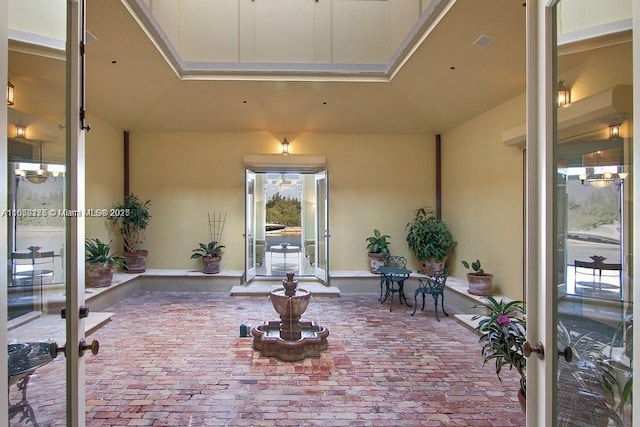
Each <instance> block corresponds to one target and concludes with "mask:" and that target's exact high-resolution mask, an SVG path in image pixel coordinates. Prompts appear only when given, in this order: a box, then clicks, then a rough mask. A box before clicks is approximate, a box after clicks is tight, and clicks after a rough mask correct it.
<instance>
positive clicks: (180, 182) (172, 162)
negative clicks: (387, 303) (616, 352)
mask: <svg viewBox="0 0 640 427" xmlns="http://www.w3.org/2000/svg"><path fill="white" fill-rule="evenodd" d="M289 139H290V140H291V151H292V153H295V154H318V155H324V156H326V159H327V167H328V172H329V216H330V218H329V221H330V223H329V228H330V234H331V239H330V270H333V271H335V270H361V271H362V270H368V268H369V264H368V263H369V261H368V257H367V254H366V242H365V238H366V237H368V236H370V235H371V234H372V232H373V229H374V228H379V229H380V230H381V231H382V232H383V233H385V234H389V235H391V250H392V251H393V252H394V253H395V254H398V255H405V256H407V257H411V254H410V253H409V251H408V249H407V245H406V242H405V240H404V236H405V235H404V226H405V224H406V223H407V222H408V221H409V220H410V219H411V217H412V213H413V211H414V210H415V209H416V208H418V207H421V206H425V205H427V206H428V205H433V203H434V202H435V198H434V197H435V196H434V190H433V181H434V178H433V177H434V170H433V165H434V142H433V139H434V138H433V137H432V136H424V135H325V134H302V135H297V136H296V137H295V138H289ZM130 141H131V191H132V192H133V193H135V194H137V195H139V197H141V198H142V199H144V200H146V199H150V200H151V202H152V204H151V214H152V219H151V223H150V225H149V229H148V233H147V240H146V244H145V246H146V248H147V249H149V251H150V255H149V259H148V261H147V266H148V267H149V268H193V269H196V268H198V264H197V260H190V259H189V256H190V254H191V249H193V248H195V247H196V245H197V243H198V242H204V241H208V239H209V228H208V222H207V221H208V219H207V218H208V217H207V214H208V213H209V212H212V213H213V212H226V214H227V220H226V223H225V226H224V234H223V237H222V242H223V244H224V245H225V246H226V247H227V248H226V250H225V252H224V256H223V265H222V268H224V269H232V270H241V269H243V268H244V240H243V232H244V166H243V156H244V155H245V154H262V153H264V154H266V153H269V154H273V153H276V152H277V151H278V150H279V148H280V146H279V143H278V139H277V138H274V136H273V135H271V134H268V133H241V134H209V133H204V134H203V133H192V134H189V133H187V134H185V133H153V132H132V133H131V135H130ZM413 261H414V264H415V265H414V267H415V268H417V267H418V263H417V261H416V260H413Z"/></svg>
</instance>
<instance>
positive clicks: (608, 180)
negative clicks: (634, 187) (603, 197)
mask: <svg viewBox="0 0 640 427" xmlns="http://www.w3.org/2000/svg"><path fill="white" fill-rule="evenodd" d="M627 176H629V173H627V172H618V168H617V166H599V167H594V168H593V171H592V173H591V174H586V173H583V174H580V175H578V178H579V179H580V182H582V185H584V186H591V187H593V188H605V187H608V186H609V185H611V184H612V183H615V184H616V185H621V184H623V183H624V180H625V179H626V178H627Z"/></svg>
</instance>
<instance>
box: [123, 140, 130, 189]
mask: <svg viewBox="0 0 640 427" xmlns="http://www.w3.org/2000/svg"><path fill="white" fill-rule="evenodd" d="M128 195H129V131H128V130H125V131H124V196H125V197H126V196H128Z"/></svg>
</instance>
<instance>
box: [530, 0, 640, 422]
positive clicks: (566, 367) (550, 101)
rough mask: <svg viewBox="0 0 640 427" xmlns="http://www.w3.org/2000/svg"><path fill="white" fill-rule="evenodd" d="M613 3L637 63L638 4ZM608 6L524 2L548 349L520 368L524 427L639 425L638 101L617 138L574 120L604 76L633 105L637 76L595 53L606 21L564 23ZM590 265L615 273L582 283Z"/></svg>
mask: <svg viewBox="0 0 640 427" xmlns="http://www.w3.org/2000/svg"><path fill="white" fill-rule="evenodd" d="M625 3H626V4H625ZM616 4H617V5H618V7H621V8H622V9H619V10H627V11H629V10H631V11H632V17H633V22H632V24H629V21H628V20H626V21H625V20H621V21H616V22H615V23H612V25H621V26H624V25H627V26H629V25H632V28H633V30H635V31H633V37H631V36H630V34H631V31H630V30H627V34H629V36H628V37H627V38H626V40H625V38H624V37H621V38H620V39H619V40H618V44H624V43H627V45H629V44H631V43H632V45H633V46H632V48H631V49H630V50H631V51H632V52H633V56H634V62H633V64H634V65H635V66H636V68H637V65H638V63H639V60H640V55H638V40H639V39H640V38H639V35H638V31H637V30H638V17H639V15H640V7H638V4H637V2H631V1H628V2H625V1H620V2H616ZM611 6H612V4H611V2H607V1H604V0H591V1H585V2H576V1H574V0H551V1H548V0H528V1H527V3H526V7H527V179H526V186H527V188H526V193H527V210H526V212H527V218H526V227H527V231H526V237H527V238H526V241H527V247H526V301H527V313H528V314H527V316H528V319H527V320H528V321H527V340H528V342H529V343H530V344H531V346H532V347H534V348H535V347H536V343H540V344H541V346H542V347H543V348H544V354H540V353H532V355H531V356H530V357H529V359H528V363H527V411H526V417H527V426H531V427H533V426H535V427H538V426H587V425H588V426H591V425H609V426H631V425H635V424H636V423H633V424H632V421H631V420H632V413H633V406H635V405H634V402H633V400H637V399H632V398H631V397H630V394H629V391H630V389H631V388H635V391H636V393H635V395H636V396H638V392H640V390H638V386H637V385H635V386H634V385H633V381H632V379H633V376H632V372H633V371H634V370H635V371H637V369H638V368H639V366H638V362H637V361H636V360H635V359H634V358H633V347H632V342H633V340H634V338H635V341H636V342H637V338H638V332H636V331H634V328H633V319H634V317H635V314H636V312H638V309H637V308H635V306H634V304H633V300H634V299H635V295H637V293H638V290H637V289H636V288H637V287H636V286H633V284H634V283H633V282H634V273H633V272H634V271H638V264H639V262H638V258H637V257H633V253H634V246H635V245H636V243H637V242H638V237H639V236H640V233H639V232H638V227H637V226H636V227H633V224H634V220H633V217H634V213H635V208H636V206H637V205H638V203H637V195H638V186H637V185H635V184H634V182H635V179H634V178H635V177H634V175H635V168H634V165H635V163H636V162H637V160H638V158H639V157H640V153H639V151H638V150H635V149H634V144H633V143H634V141H635V140H636V137H637V134H638V132H637V131H635V132H634V130H633V129H634V126H633V122H634V121H635V120H638V117H640V115H639V114H638V108H637V107H638V106H637V105H633V108H631V110H632V111H624V112H622V113H623V114H621V115H620V116H618V117H622V121H623V123H622V127H621V129H623V131H622V134H618V135H617V136H615V141H614V140H609V138H613V137H610V136H609V135H608V130H609V129H608V127H609V125H611V124H612V123H611V120H613V117H606V116H604V115H603V116H602V117H600V116H599V117H598V120H594V119H593V117H594V116H593V113H592V112H591V110H589V113H592V115H591V116H590V117H589V119H590V120H591V122H589V126H591V127H590V128H589V127H585V126H584V123H583V122H579V120H580V117H581V115H582V117H585V118H586V117H587V116H588V114H586V113H583V110H581V109H580V108H585V107H584V105H585V103H584V102H583V103H582V104H580V103H579V101H580V100H581V99H583V98H585V97H587V96H588V95H591V94H594V93H600V92H598V90H602V89H606V88H605V87H598V84H603V82H608V83H606V84H607V85H608V86H610V87H617V85H619V84H624V85H629V81H630V80H633V89H632V90H633V99H634V101H635V103H636V104H637V100H638V99H640V96H639V94H640V91H639V89H638V85H637V83H638V81H637V80H638V78H637V75H638V73H637V71H636V72H634V71H633V70H632V69H629V68H625V67H633V65H632V62H631V61H630V60H629V59H630V58H617V60H621V61H622V63H621V64H628V65H626V66H625V65H620V63H616V64H612V63H611V59H610V58H608V57H604V58H607V60H606V61H605V60H601V61H602V62H605V63H606V65H605V66H602V65H598V60H599V55H602V53H603V52H604V51H606V49H608V48H610V47H611V46H613V45H612V44H610V43H608V42H607V41H606V38H604V37H603V36H602V34H599V33H596V32H592V31H594V30H597V31H603V29H606V28H610V27H611V25H609V26H607V25H600V26H593V25H592V24H593V22H590V24H591V26H590V25H585V26H584V28H582V29H581V31H580V32H578V31H576V32H575V33H574V34H571V33H570V32H567V31H566V28H568V27H569V26H570V25H569V23H572V24H573V25H575V24H576V22H581V20H584V19H585V18H586V17H590V19H593V18H594V17H597V18H598V19H601V18H602V19H606V18H603V17H606V16H607V14H608V13H609V12H610V11H611V9H610V8H611ZM625 7H626V8H627V9H625ZM587 21H588V19H587ZM625 22H626V24H625ZM574 28H575V27H574ZM563 32H564V33H563ZM572 38H575V39H574V40H572ZM585 40H589V42H588V43H585ZM607 61H608V62H607ZM610 70H612V71H610ZM593 76H598V78H597V79H596V80H597V81H596V80H593ZM627 76H629V77H627ZM631 76H633V77H631ZM563 77H566V78H568V79H569V81H568V82H565V83H568V85H569V86H571V85H575V86H574V87H575V88H579V90H576V93H574V94H572V98H573V99H572V102H574V103H575V104H574V105H573V106H572V105H569V106H567V107H564V109H563V107H561V106H560V107H559V106H558V89H557V86H558V81H559V80H560V78H563ZM593 87H596V88H597V89H594V88H593ZM612 104H614V105H616V106H617V105H619V104H616V103H612ZM580 105H582V106H581V107H577V106H580ZM597 114H604V113H602V112H600V111H598V112H597ZM574 129H575V131H576V132H575V133H573V134H572V133H571V132H572V130H574ZM585 129H588V131H585ZM625 131H626V133H625ZM605 134H606V135H607V136H598V135H605ZM602 167H604V168H607V170H604V169H602ZM609 199H610V200H609ZM597 200H601V202H597ZM607 200H609V201H607ZM585 207H587V208H585ZM605 213H607V214H606V215H605ZM635 222H637V221H635ZM611 231H613V233H611ZM635 252H637V251H635ZM603 259H604V263H603V264H602V262H603ZM592 260H593V261H592ZM590 263H591V264H598V265H605V266H608V267H610V268H611V269H612V271H613V272H614V274H613V275H612V277H609V278H607V279H606V280H605V279H604V278H603V279H601V278H600V276H599V273H596V275H597V276H596V277H597V278H596V279H594V280H593V281H589V282H587V281H586V280H585V281H583V280H581V279H580V278H579V277H578V273H579V270H580V269H581V268H582V267H581V266H582V265H585V264H587V265H588V264H590ZM579 266H580V267H579ZM603 274H605V275H606V274H607V273H606V272H603ZM634 368H635V369H634ZM627 397H628V400H626V399H627Z"/></svg>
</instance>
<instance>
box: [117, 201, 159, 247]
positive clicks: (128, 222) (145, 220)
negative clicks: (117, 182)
mask: <svg viewBox="0 0 640 427" xmlns="http://www.w3.org/2000/svg"><path fill="white" fill-rule="evenodd" d="M150 204H151V201H150V200H147V201H145V202H143V201H141V200H140V199H139V198H138V197H137V196H135V195H133V194H129V195H128V196H125V198H124V203H121V204H116V205H114V206H113V209H112V213H113V215H112V216H110V217H109V220H110V221H111V222H112V224H113V225H114V226H116V227H118V232H119V233H120V235H121V236H122V239H123V240H124V250H125V252H136V251H139V250H141V249H142V243H143V242H144V238H145V235H144V233H145V230H146V228H147V226H148V225H149V221H150V220H151V215H150V214H149V205H150Z"/></svg>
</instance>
